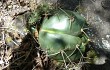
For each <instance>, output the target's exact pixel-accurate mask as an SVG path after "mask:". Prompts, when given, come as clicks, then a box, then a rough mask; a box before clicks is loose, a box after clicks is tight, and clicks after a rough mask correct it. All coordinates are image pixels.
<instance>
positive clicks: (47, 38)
mask: <svg viewBox="0 0 110 70" xmlns="http://www.w3.org/2000/svg"><path fill="white" fill-rule="evenodd" d="M85 25H86V21H85V19H84V18H83V17H81V16H80V15H79V14H78V13H75V12H72V11H63V10H58V11H56V12H55V14H54V15H53V16H51V17H50V18H45V19H44V21H43V25H42V27H41V30H40V31H39V43H40V45H41V47H42V49H44V50H46V51H47V54H48V55H49V57H50V58H53V59H55V60H57V61H63V58H62V55H61V52H62V51H63V52H65V53H66V54H65V55H64V59H65V60H66V61H68V59H67V58H66V57H67V56H69V58H70V59H71V60H72V61H75V60H77V59H79V58H80V57H81V53H80V52H79V51H78V49H77V50H75V49H76V47H79V49H80V51H81V52H82V53H83V52H84V51H85V45H86V43H87V41H88V40H87V37H86V35H85V34H83V33H82V32H81V29H82V28H83V27H84V26H85ZM74 50H75V51H74ZM73 51H74V53H73ZM72 53H73V54H72Z"/></svg>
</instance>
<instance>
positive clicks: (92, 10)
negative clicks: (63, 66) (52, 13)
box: [0, 0, 110, 70]
mask: <svg viewBox="0 0 110 70" xmlns="http://www.w3.org/2000/svg"><path fill="white" fill-rule="evenodd" d="M42 3H49V4H51V3H54V5H60V6H61V8H63V9H68V10H72V11H76V10H77V11H79V12H80V13H81V14H82V16H84V17H85V18H86V20H87V23H88V24H89V25H90V27H89V28H88V31H87V34H88V36H89V37H90V39H91V41H92V44H91V45H90V47H92V48H94V50H96V52H97V54H98V55H99V57H100V58H98V59H97V61H96V62H95V64H103V65H95V64H84V67H83V69H84V70H86V69H87V70H109V65H110V63H109V58H110V56H109V55H110V54H109V52H110V12H109V11H110V1H109V0H70V1H68V0H65V1H64V0H1V1H0V70H53V69H57V68H56V67H55V66H54V65H53V64H51V62H50V60H49V59H47V58H46V57H45V54H43V52H42V51H39V50H40V48H39V45H38V43H37V41H36V40H35V39H34V38H33V36H31V35H30V34H28V30H27V29H26V23H27V22H26V21H27V20H26V16H25V14H29V13H28V12H30V10H34V9H35V8H37V6H38V5H40V4H42ZM30 42H31V43H30ZM41 54H42V55H41ZM93 68H94V69H93ZM58 70H59V69H58ZM76 70H80V69H78V68H76Z"/></svg>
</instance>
